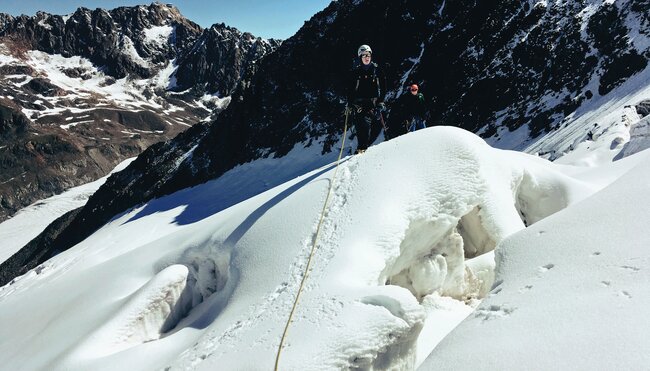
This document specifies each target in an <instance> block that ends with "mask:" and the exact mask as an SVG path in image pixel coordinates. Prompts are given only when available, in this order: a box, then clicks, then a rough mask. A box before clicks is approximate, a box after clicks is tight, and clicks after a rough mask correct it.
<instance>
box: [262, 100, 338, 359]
mask: <svg viewBox="0 0 650 371" xmlns="http://www.w3.org/2000/svg"><path fill="white" fill-rule="evenodd" d="M348 111H349V110H348V108H347V107H346V109H345V127H344V128H343V143H341V150H340V151H339V158H338V159H337V160H336V168H334V175H332V181H331V182H330V186H329V189H328V190H327V197H325V203H324V204H323V210H322V211H321V213H320V220H319V221H318V227H317V228H316V235H315V236H314V242H313V244H312V246H311V252H310V253H309V259H307V266H306V267H305V272H304V274H303V275H302V281H300V287H298V293H297V294H296V299H295V300H294V302H293V307H292V308H291V313H289V319H288V320H287V324H286V325H285V326H284V332H283V333H282V339H280V346H279V347H278V354H277V356H276V357H275V369H274V370H275V371H278V365H279V364H280V354H281V353H282V349H283V347H284V340H285V338H286V337H287V332H288V330H289V325H290V324H291V321H292V320H293V314H294V312H295V311H296V307H297V306H298V300H299V299H300V294H301V293H302V289H303V287H304V286H305V281H307V275H308V274H309V268H311V261H312V257H313V256H314V252H315V251H316V244H317V243H318V237H319V236H320V230H321V226H322V225H323V220H324V219H325V210H326V209H327V203H328V202H329V199H330V195H331V194H332V188H334V181H335V180H336V173H337V172H338V170H339V164H340V162H341V156H342V155H343V148H344V147H345V137H346V135H347V133H348Z"/></svg>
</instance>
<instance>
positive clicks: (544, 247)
mask: <svg viewBox="0 0 650 371" xmlns="http://www.w3.org/2000/svg"><path fill="white" fill-rule="evenodd" d="M649 156H650V152H648V151H645V152H642V153H639V154H637V155H635V156H633V157H635V158H628V159H629V160H632V161H633V162H634V163H635V164H636V165H635V167H633V169H632V170H631V171H629V172H628V173H627V174H625V175H623V176H622V177H621V178H620V179H619V180H617V181H615V182H614V183H613V184H611V185H610V186H608V187H607V188H605V189H603V190H602V191H600V192H598V193H597V194H595V195H593V196H592V197H590V198H589V199H587V200H584V201H583V202H580V203H578V204H576V205H574V206H572V207H570V208H568V209H566V210H563V211H561V212H559V213H557V214H555V215H553V216H551V217H549V218H546V219H545V220H542V221H540V222H539V223H537V224H535V225H534V226H532V227H531V228H528V229H526V230H523V231H521V232H519V233H516V234H514V235H512V236H510V237H508V238H507V239H505V240H504V241H503V242H502V243H501V244H500V245H499V247H498V249H497V253H496V256H497V271H496V280H497V284H496V285H495V287H494V289H493V290H492V292H491V294H490V295H489V296H488V297H487V299H485V300H484V301H483V303H482V304H481V305H480V306H479V308H478V309H477V311H476V312H475V314H474V315H473V316H470V317H468V318H467V320H465V322H463V323H462V324H461V325H460V326H459V327H458V328H456V329H455V330H454V331H453V332H452V333H451V334H450V335H449V336H448V337H447V338H446V339H445V340H444V341H443V342H442V343H440V344H439V346H438V347H437V348H436V349H435V350H434V352H433V353H432V354H431V356H430V357H429V358H428V359H427V360H426V362H425V363H424V364H423V365H422V367H421V368H420V369H422V370H458V369H463V370H513V369H539V370H546V369H553V368H557V367H558V365H559V366H560V368H566V369H569V368H570V369H580V370H607V369H614V368H616V369H626V370H640V369H645V368H647V365H648V360H649V356H648V352H647V349H649V348H650V340H649V338H648V336H647V333H648V331H649V330H650V322H649V321H648V316H647V308H648V306H650V299H649V298H648V295H647V292H648V282H650V270H649V269H648V266H649V265H648V263H650V259H649V258H648V246H650V234H648V233H647V232H643V231H642V230H643V228H645V226H646V225H647V224H648V209H649V208H650V196H649V195H650V187H649V186H648V179H649V177H650V161H648V159H649ZM468 339H489V341H483V342H481V346H480V347H476V348H474V349H472V351H471V352H468V351H467V347H468V341H470V340H468Z"/></svg>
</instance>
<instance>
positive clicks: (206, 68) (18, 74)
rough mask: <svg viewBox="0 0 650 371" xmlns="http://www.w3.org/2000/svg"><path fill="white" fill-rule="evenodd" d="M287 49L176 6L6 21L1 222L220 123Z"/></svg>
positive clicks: (0, 74)
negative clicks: (265, 64)
mask: <svg viewBox="0 0 650 371" xmlns="http://www.w3.org/2000/svg"><path fill="white" fill-rule="evenodd" d="M278 45H279V41H277V40H264V39H261V38H256V37H254V36H253V35H251V34H249V33H242V32H240V31H238V30H236V29H234V28H231V27H227V26H225V25H223V24H216V25H213V26H212V27H210V28H208V29H205V30H203V29H202V28H201V27H199V26H198V25H196V24H194V23H193V22H191V21H189V20H188V19H186V18H184V17H183V16H182V15H181V14H180V13H179V11H178V9H176V8H175V7H174V6H172V5H166V4H160V3H153V4H151V5H149V6H137V7H121V8H116V9H113V10H104V9H96V10H89V9H85V8H79V9H78V10H77V11H75V12H74V13H73V14H69V15H66V16H59V15H51V14H47V13H38V14H36V16H34V17H27V16H20V17H12V16H8V15H4V16H3V17H2V18H1V20H0V156H1V157H0V158H1V159H2V160H1V161H0V166H1V167H0V168H1V169H2V172H1V175H0V220H4V219H5V218H6V217H8V216H9V215H11V214H13V213H15V212H16V211H17V210H18V209H20V208H21V207H24V206H26V205H28V204H30V203H31V202H33V201H35V200H37V199H40V198H43V197H44V196H48V195H52V194H54V193H60V192H61V191H62V190H64V189H66V188H69V187H70V186H73V185H78V184H82V183H87V182H89V181H91V180H95V179H97V178H99V177H101V176H104V175H105V174H106V173H107V172H108V171H110V170H111V169H112V168H113V167H114V166H115V165H116V164H117V163H119V162H120V161H122V160H124V159H125V158H128V157H133V156H136V155H138V154H139V153H140V152H142V151H143V150H144V149H145V148H147V147H148V146H150V145H151V144H154V143H156V142H159V141H163V140H167V139H171V138H173V137H175V136H176V135H177V134H178V133H179V132H181V131H183V130H185V129H187V128H188V127H189V126H191V125H194V124H195V123H197V122H200V121H202V120H208V119H209V118H210V117H211V116H212V115H216V114H217V113H219V112H220V111H221V110H222V109H223V108H225V107H226V106H227V104H228V102H229V99H230V95H231V94H232V93H233V92H234V91H235V90H236V89H237V88H238V86H240V85H245V84H246V82H247V81H248V80H249V79H250V76H251V75H252V74H253V73H254V71H255V68H256V62H257V61H258V60H259V59H261V58H262V57H264V56H265V55H266V54H268V53H269V52H271V51H272V50H274V49H275V48H276V47H277V46H278Z"/></svg>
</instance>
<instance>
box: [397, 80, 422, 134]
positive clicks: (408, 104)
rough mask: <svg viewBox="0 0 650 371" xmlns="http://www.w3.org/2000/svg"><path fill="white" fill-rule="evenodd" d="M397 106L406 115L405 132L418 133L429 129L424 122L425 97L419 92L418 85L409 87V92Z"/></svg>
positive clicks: (404, 121)
mask: <svg viewBox="0 0 650 371" xmlns="http://www.w3.org/2000/svg"><path fill="white" fill-rule="evenodd" d="M397 105H398V107H399V109H400V111H402V114H403V115H404V116H403V117H404V120H403V124H404V129H405V132H411V131H416V130H418V129H424V128H426V127H427V126H426V124H425V121H424V114H425V111H426V107H425V104H424V95H422V93H420V92H419V87H418V85H417V84H412V85H411V86H409V87H408V92H406V93H404V94H403V95H402V96H401V97H400V98H399V100H398V101H397Z"/></svg>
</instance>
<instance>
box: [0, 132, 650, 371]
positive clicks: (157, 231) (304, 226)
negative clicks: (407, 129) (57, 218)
mask: <svg viewBox="0 0 650 371" xmlns="http://www.w3.org/2000/svg"><path fill="white" fill-rule="evenodd" d="M300 155H301V153H300V152H296V153H293V154H290V155H288V156H289V157H292V158H298V157H299V156H300ZM648 155H650V153H649V152H648V151H644V152H642V153H638V154H636V155H634V156H631V157H628V158H625V159H623V160H621V161H617V162H615V163H613V164H610V165H606V166H603V167H599V168H584V167H577V166H568V165H559V164H553V163H551V162H549V161H547V160H544V159H541V158H539V157H536V156H531V155H527V154H523V153H519V152H512V151H504V150H498V149H494V148H491V147H490V146H488V145H487V144H486V143H485V142H484V141H483V140H481V139H480V138H478V137H477V136H475V135H473V134H471V133H469V132H466V131H463V130H461V129H456V128H444V127H438V128H429V129H426V130H422V131H419V132H416V133H412V134H408V135H405V136H403V137H400V138H397V139H395V140H392V141H389V142H386V143H382V144H380V145H377V146H375V147H372V148H370V150H368V151H367V152H366V154H364V155H362V156H354V157H347V158H345V159H343V160H342V161H341V163H340V165H339V168H338V170H335V164H328V165H326V166H323V167H321V168H319V169H316V170H314V171H311V172H308V173H306V174H304V175H301V176H299V177H297V178H295V179H293V180H291V181H289V182H287V183H284V184H282V185H280V186H278V187H275V188H273V189H270V190H268V191H266V192H263V193H261V194H259V195H256V196H254V197H251V198H248V199H246V200H245V201H243V202H241V203H238V204H237V205H235V206H233V207H230V208H227V209H225V210H222V211H220V212H214V211H213V210H219V209H221V208H222V204H223V203H224V202H230V201H229V200H228V198H229V197H233V194H232V193H231V194H228V193H227V192H223V190H224V189H233V192H234V193H244V194H245V193H246V192H247V191H248V190H246V189H244V188H242V187H240V185H241V182H240V177H239V173H240V172H241V169H234V170H232V171H230V172H228V173H227V174H226V175H224V176H223V177H221V178H219V179H215V180H213V181H210V182H207V183H205V184H202V185H199V186H197V187H194V188H191V189H186V190H182V191H179V192H176V193H174V194H172V195H169V196H165V197H161V198H159V199H156V200H153V201H151V202H148V203H146V204H144V205H142V206H140V207H138V208H135V209H132V210H130V211H128V212H126V213H123V214H120V215H117V216H116V217H115V218H114V219H113V220H112V221H111V222H109V223H108V224H106V225H105V226H103V227H102V228H101V229H100V230H98V231H97V232H96V233H94V234H92V235H91V236H90V237H89V238H87V239H85V240H84V241H83V242H81V243H80V244H78V245H76V246H75V247H73V248H71V249H69V250H67V251H65V252H62V253H61V254H59V255H57V256H55V257H54V258H52V259H50V260H48V261H47V262H46V263H44V264H42V265H39V266H38V267H36V269H34V270H32V271H30V273H28V274H27V275H24V276H21V277H19V278H17V279H15V280H13V281H12V282H11V283H10V284H8V285H6V286H4V287H3V288H2V289H0V318H2V319H3V324H2V326H0V337H2V338H4V339H11V341H6V342H2V343H1V344H0V360H2V364H3V365H4V366H5V367H8V368H16V367H19V366H20V367H22V368H24V369H42V368H47V369H52V370H58V369H66V370H87V369H93V370H104V369H106V370H108V369H125V368H128V369H138V370H149V369H172V370H176V369H192V370H204V369H205V370H207V369H215V368H218V369H225V370H243V369H245V370H258V369H259V370H262V369H271V368H272V367H273V364H274V360H275V357H276V352H277V350H278V345H279V341H280V337H281V334H282V330H283V328H284V325H285V323H286V321H287V320H288V316H289V312H290V310H291V306H292V303H293V300H294V297H295V295H296V292H297V290H298V286H299V284H300V280H301V277H302V275H303V273H302V272H303V270H304V269H305V265H306V263H307V258H308V255H309V252H310V248H311V245H312V243H313V240H314V238H315V234H316V230H317V228H318V221H319V216H320V212H321V209H322V207H323V202H324V201H325V199H326V195H327V193H328V187H329V186H330V185H332V187H333V189H332V196H331V199H330V202H329V204H328V207H327V208H326V209H325V211H326V218H325V221H324V224H323V226H322V230H321V232H320V236H319V239H318V241H317V245H316V247H317V248H316V252H315V255H314V257H313V265H312V269H311V271H310V273H309V276H308V278H307V284H306V286H305V288H304V291H303V293H302V297H301V300H300V303H299V305H298V308H297V311H296V313H295V315H294V317H293V322H292V324H291V326H290V328H289V331H288V333H287V341H286V346H285V348H284V350H283V352H282V354H281V357H280V364H279V365H280V369H283V370H284V369H286V370H294V369H301V370H332V369H368V370H385V369H403V370H412V369H414V368H415V367H417V366H418V365H420V364H423V366H422V369H425V370H426V369H440V368H442V369H458V368H459V367H460V368H465V367H464V366H462V365H465V364H467V365H468V366H471V367H477V368H479V369H485V368H488V369H494V368H496V369H504V368H510V367H516V368H524V369H535V368H537V366H541V368H547V367H550V366H551V365H572V366H575V365H576V364H579V363H578V362H582V361H583V357H586V355H588V357H587V358H588V361H587V362H586V363H581V364H584V365H586V367H585V368H591V367H589V365H591V366H596V368H598V366H599V365H613V364H614V363H612V362H622V363H619V364H622V365H625V366H626V367H627V368H630V369H636V368H643V367H644V366H645V365H646V364H647V361H648V359H647V357H648V356H647V354H646V353H647V352H643V349H646V348H647V347H648V345H650V344H649V343H648V338H647V337H646V336H640V335H643V334H645V333H646V332H647V330H648V329H649V328H648V323H647V321H645V308H646V307H647V304H650V303H648V299H647V298H645V296H644V295H643V293H644V292H645V291H647V289H648V282H650V281H649V280H648V278H650V277H648V269H646V268H647V263H648V257H647V253H646V251H645V249H644V247H645V246H647V245H648V242H650V241H649V240H648V234H643V233H634V234H632V235H630V234H629V233H628V231H629V230H630V228H631V227H633V226H638V227H639V228H642V226H643V225H644V223H647V222H648V220H647V219H648V216H647V215H648V214H647V212H646V210H647V208H648V207H649V206H650V197H648V196H649V195H650V189H649V188H648V182H647V179H649V177H650V166H648V165H649V164H650V162H649V161H648ZM414 159H417V161H414ZM249 166H251V167H257V169H258V170H264V166H263V165H262V164H259V163H258V164H256V165H255V164H250V165H249ZM335 173H336V174H337V175H336V178H335V177H334V174H335ZM275 176H277V175H275ZM241 196H242V197H246V195H241ZM527 225H528V226H529V227H528V228H526V226H527ZM632 229H634V230H636V228H632ZM621 245H625V247H624V248H620V246H621ZM495 247H496V249H497V250H496V253H497V258H496V266H497V269H496V273H495V259H494V251H493V249H494V248H495ZM493 283H495V284H494V285H493ZM492 287H494V288H492ZM491 288H492V289H491ZM486 295H487V296H488V298H487V299H486V301H485V302H484V304H480V300H481V299H483V298H484V297H485V296H486ZM578 308H580V309H578ZM474 309H476V310H475V311H474ZM473 311H474V312H473ZM549 311H551V313H552V315H551V316H550V317H549ZM472 312H473V313H474V314H472V315H471V316H470V317H468V319H467V321H466V322H464V323H463V324H461V326H460V327H459V330H458V331H460V332H459V333H458V336H455V334H456V331H455V330H454V331H452V329H453V328H454V327H455V325H456V324H458V323H459V322H461V321H462V320H463V319H464V318H465V317H466V316H468V315H470V314H471V313H472ZM617 313H620V314H621V315H617ZM449 331H452V332H451V336H450V337H449V340H445V342H444V346H443V347H442V348H440V349H439V350H438V349H437V350H436V351H434V353H432V354H431V356H429V354H430V353H431V351H432V349H434V347H435V346H436V344H438V342H439V341H440V340H441V339H442V338H443V337H444V336H445V335H446V334H447V333H448V332H449ZM468 331H469V334H470V335H468V336H464V334H465V333H468ZM558 331H561V332H558ZM558 334H561V338H559V339H558ZM590 334H596V335H597V334H602V335H603V336H590ZM605 334H606V335H607V336H605ZM509 335H513V336H515V335H516V338H510V337H509ZM612 338H614V339H616V340H615V343H616V347H615V349H616V350H617V351H616V352H608V351H606V350H607V349H610V348H608V347H611V346H612V345H613V344H612V341H611V340H610V339H612ZM477 342H480V343H488V344H490V347H489V348H488V347H487V346H486V345H483V347H484V348H482V347H478V348H482V349H483V350H480V351H479V350H478V349H475V350H473V351H472V352H470V353H472V355H471V356H467V355H463V353H466V352H467V349H468V348H470V349H474V348H477V346H476V343H477ZM513 342H516V346H513ZM540 344H541V347H542V349H545V350H547V351H548V356H544V355H540V354H539V349H540V346H538V345H540ZM568 345H571V346H568ZM445 349H450V351H449V353H446V352H445V351H444V350H445ZM514 349H516V350H514ZM594 349H597V350H600V351H596V352H592V351H591V350H594ZM578 350H579V351H578ZM510 352H512V354H511V353H510ZM585 352H587V353H585ZM251 354H254V355H255V356H254V357H252V356H251ZM461 355H463V356H461ZM533 355H537V356H533ZM427 356H429V358H428V359H427ZM425 359H426V362H425ZM423 362H424V363H423ZM459 365H461V366H459Z"/></svg>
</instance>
